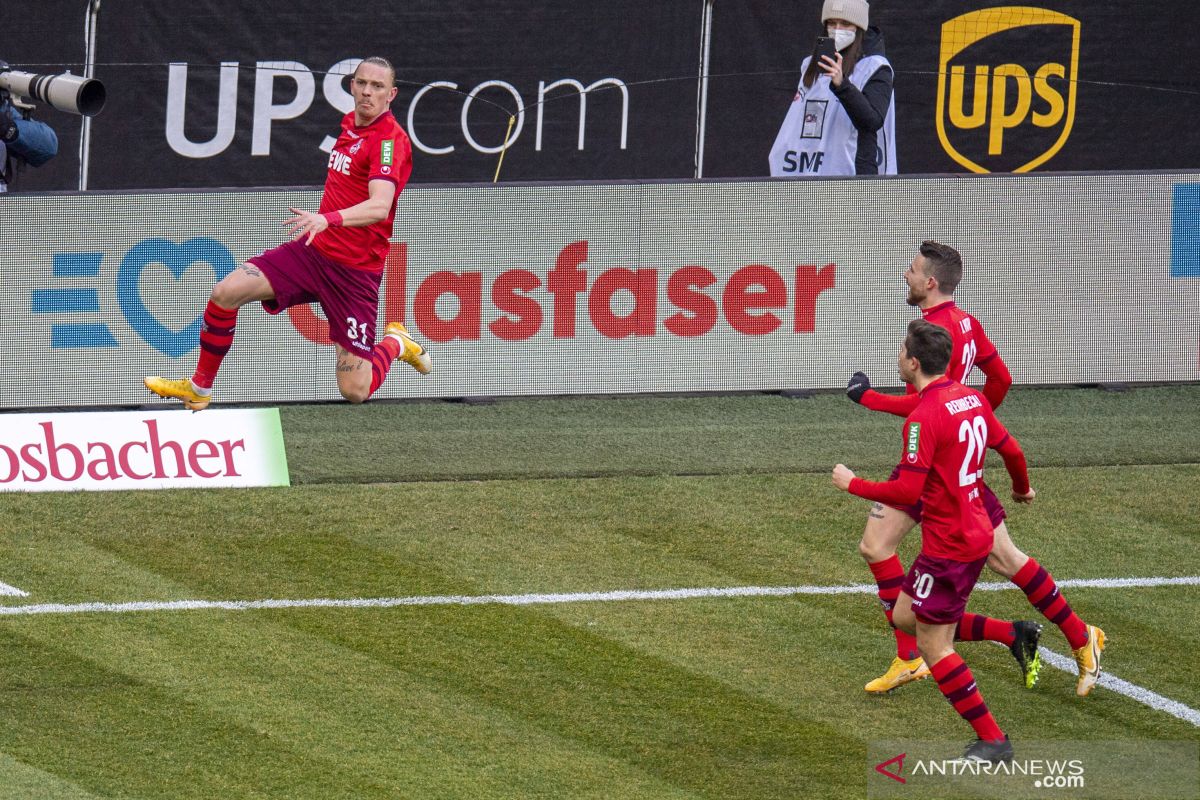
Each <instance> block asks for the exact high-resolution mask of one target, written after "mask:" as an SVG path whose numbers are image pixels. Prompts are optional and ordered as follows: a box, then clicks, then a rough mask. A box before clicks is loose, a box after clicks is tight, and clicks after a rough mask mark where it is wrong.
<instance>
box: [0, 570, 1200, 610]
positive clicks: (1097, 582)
mask: <svg viewBox="0 0 1200 800" xmlns="http://www.w3.org/2000/svg"><path fill="white" fill-rule="evenodd" d="M1057 584H1058V586H1059V587H1060V588H1067V589H1070V588H1094V589H1117V588H1122V589H1126V588H1155V587H1161V586H1200V575H1190V576H1185V577H1180V578H1161V577H1153V578H1082V579H1081V578H1076V579H1067V580H1061V581H1057ZM10 588H11V587H10ZM975 588H976V589H977V590H979V591H985V592H992V591H1000V590H1003V589H1014V588H1015V587H1014V586H1013V585H1012V584H1011V583H998V582H989V583H979V584H976V585H975ZM16 591H20V590H19V589H18V590H16ZM876 591H877V590H876V587H875V584H873V583H853V584H847V585H842V586H814V585H807V586H729V587H706V588H695V589H645V590H638V589H627V590H617V591H611V592H570V593H557V594H485V595H425V596H421V595H417V596H412V597H352V598H346V599H339V598H325V597H317V598H296V599H281V600H141V601H136V602H131V603H71V604H66V603H37V604H31V605H22V606H0V616H10V617H15V616H28V615H32V614H90V613H107V614H127V613H131V612H135V611H202V610H217V611H251V610H254V609H281V608H395V607H398V606H478V605H507V606H530V605H545V604H556V603H600V602H623V601H633V600H694V599H698V598H708V597H789V596H793V595H837V594H875V592H876ZM26 594H27V593H25V592H22V595H26Z"/></svg>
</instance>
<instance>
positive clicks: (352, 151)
mask: <svg viewBox="0 0 1200 800" xmlns="http://www.w3.org/2000/svg"><path fill="white" fill-rule="evenodd" d="M362 143H363V140H362V139H359V140H358V141H357V142H355V143H354V144H353V145H352V146H351V147H350V151H349V152H350V155H354V154H355V153H357V152H358V151H359V149H361V148H362Z"/></svg>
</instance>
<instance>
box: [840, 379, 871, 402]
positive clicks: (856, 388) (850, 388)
mask: <svg viewBox="0 0 1200 800" xmlns="http://www.w3.org/2000/svg"><path fill="white" fill-rule="evenodd" d="M870 388H871V379H870V378H868V377H867V373H865V372H856V373H854V374H853V375H851V376H850V382H849V383H847V384H846V396H847V397H849V398H850V399H851V400H853V401H854V402H856V403H862V398H863V395H864V394H866V393H867V389H870Z"/></svg>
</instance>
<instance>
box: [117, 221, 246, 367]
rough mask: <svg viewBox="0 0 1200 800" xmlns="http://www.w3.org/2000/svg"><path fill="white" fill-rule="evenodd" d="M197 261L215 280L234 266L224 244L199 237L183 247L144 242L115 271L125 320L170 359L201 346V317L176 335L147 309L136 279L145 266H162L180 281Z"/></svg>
mask: <svg viewBox="0 0 1200 800" xmlns="http://www.w3.org/2000/svg"><path fill="white" fill-rule="evenodd" d="M200 261H203V262H205V263H207V264H209V265H211V266H212V268H213V272H215V273H216V276H217V280H218V281H219V280H221V279H222V278H224V277H225V276H226V275H228V274H229V273H231V272H233V270H234V266H235V265H234V262H233V254H232V253H230V252H229V250H228V248H226V247H225V245H223V244H221V243H220V242H218V241H217V240H216V239H209V238H208V237H205V236H199V237H196V238H195V239H188V240H187V241H186V242H184V243H182V244H176V243H175V242H172V241H170V240H169V239H158V238H154V239H144V240H142V241H140V242H138V243H137V244H135V245H134V246H133V247H131V248H129V252H128V253H126V254H125V258H124V260H123V261H121V268H120V269H119V270H118V271H117V302H118V303H120V305H121V312H122V313H124V314H125V319H126V321H127V322H129V324H130V325H131V326H132V327H133V329H134V330H135V331H137V332H138V335H139V336H141V337H142V338H143V339H145V340H146V343H147V344H149V345H150V346H151V347H153V348H154V349H155V350H158V351H159V352H161V353H165V354H166V355H168V356H170V357H171V358H178V357H179V356H181V355H183V354H184V353H186V352H188V351H189V350H192V349H193V348H195V347H196V345H198V344H199V343H200V321H201V319H202V318H203V316H204V314H203V313H201V314H199V315H198V316H197V317H196V318H195V319H194V320H192V322H191V324H189V325H188V326H187V327H186V328H184V329H183V330H180V331H179V332H175V331H173V330H171V329H170V328H168V327H166V326H165V325H163V324H162V323H161V322H159V321H158V320H157V319H155V317H154V315H153V314H151V313H150V312H149V311H148V310H147V309H146V304H145V303H143V302H142V295H141V291H140V289H139V288H138V283H139V279H140V278H141V276H142V271H143V270H145V269H146V266H147V265H148V264H162V265H163V266H165V267H166V268H167V269H169V270H170V271H171V274H172V275H174V276H175V280H179V279H180V278H181V277H183V273H184V272H186V271H187V269H188V267H190V266H191V265H192V264H195V263H197V262H200ZM186 302H191V300H190V299H188V300H187V301H186Z"/></svg>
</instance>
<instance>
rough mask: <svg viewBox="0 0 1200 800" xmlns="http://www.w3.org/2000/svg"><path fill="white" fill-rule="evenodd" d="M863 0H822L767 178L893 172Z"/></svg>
mask: <svg viewBox="0 0 1200 800" xmlns="http://www.w3.org/2000/svg"><path fill="white" fill-rule="evenodd" d="M869 12H870V7H869V6H868V5H867V2H866V0H825V2H824V5H823V6H822V8H821V22H822V23H823V24H824V26H825V31H824V33H825V35H823V36H819V37H817V42H816V46H815V47H814V48H813V54H812V55H811V56H809V57H807V58H805V59H804V62H803V63H802V64H801V65H800V73H801V78H800V85H799V86H798V87H797V88H796V96H795V97H794V98H793V99H792V105H791V107H790V108H789V109H788V113H787V116H786V117H785V118H784V120H783V126H782V127H781V128H780V129H779V135H778V136H776V138H775V146H774V147H772V148H771V155H770V164H771V175H772V176H773V177H787V178H796V177H804V176H815V175H895V174H896V103H895V98H894V97H893V95H892V65H891V64H890V63H889V62H888V60H887V58H886V57H885V56H884V54H883V34H881V33H880V32H879V29H878V28H871V27H870V26H869V24H868V22H869V19H868V17H869Z"/></svg>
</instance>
